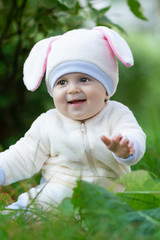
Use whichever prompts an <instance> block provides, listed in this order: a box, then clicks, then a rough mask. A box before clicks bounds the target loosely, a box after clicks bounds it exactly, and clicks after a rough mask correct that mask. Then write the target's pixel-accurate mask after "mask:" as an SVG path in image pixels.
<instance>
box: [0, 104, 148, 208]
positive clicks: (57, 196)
mask: <svg viewBox="0 0 160 240" xmlns="http://www.w3.org/2000/svg"><path fill="white" fill-rule="evenodd" d="M116 133H121V134H122V135H126V136H128V137H130V138H132V139H133V140H134V142H135V143H136V144H137V146H138V149H139V151H138V152H137V153H136V154H135V156H134V158H132V159H130V158H128V159H118V160H117V158H115V157H114V155H113V154H112V152H111V151H109V150H108V149H107V147H106V146H105V145H104V144H103V142H102V141H101V139H100V137H101V135H103V134H104V135H106V136H108V137H111V136H113V135H115V134H116ZM145 139H146V137H145V134H144V132H143V131H142V129H141V127H140V126H139V125H138V123H137V121H136V119H135V117H134V116H133V114H132V112H131V111H130V110H129V109H128V108H127V107H126V106H124V105H122V104H121V103H118V102H116V101H110V100H109V101H108V102H107V103H106V107H105V108H104V109H103V110H102V111H101V112H100V113H99V114H98V115H96V116H95V117H93V118H92V119H89V120H87V121H85V122H83V123H82V122H80V121H74V120H71V119H69V118H67V117H65V116H63V115H61V114H60V113H59V112H58V111H57V110H56V109H52V110H49V111H48V112H46V113H44V114H42V115H41V116H40V117H38V118H37V119H36V120H35V122H34V123H33V124H32V126H31V128H30V129H29V131H28V132H27V133H26V134H25V136H24V137H23V138H21V139H20V140H19V141H18V142H17V143H16V144H15V145H13V146H11V147H10V148H9V149H8V150H6V151H5V152H2V153H0V166H1V167H2V169H3V171H4V174H5V180H4V183H3V185H8V184H11V183H13V182H16V181H19V180H22V179H26V178H29V177H31V176H32V175H34V174H35V173H37V172H39V171H40V170H42V176H43V178H44V179H45V180H46V182H45V183H43V184H40V185H39V186H37V187H35V188H32V189H31V190H30V191H29V194H28V193H24V194H22V195H21V196H20V198H19V201H21V202H22V206H23V205H25V206H26V205H27V204H29V202H30V198H31V199H33V198H36V201H37V203H40V204H41V205H42V206H46V204H48V203H49V204H50V203H53V204H58V203H60V202H61V201H62V200H63V199H64V198H65V197H68V196H71V195H72V189H73V187H74V186H75V184H76V180H77V179H78V178H81V179H82V180H85V181H88V182H92V183H96V184H99V185H100V186H103V187H105V188H108V187H110V186H111V184H112V183H113V180H114V179H117V178H119V177H120V176H121V175H122V174H125V173H127V172H129V171H130V166H131V165H133V164H136V163H137V162H138V161H139V160H140V159H141V158H142V157H143V154H144V152H145ZM115 191H123V187H122V186H121V185H120V184H119V185H116V187H115ZM37 193H39V194H38V195H37Z"/></svg>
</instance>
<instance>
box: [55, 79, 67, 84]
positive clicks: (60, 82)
mask: <svg viewBox="0 0 160 240" xmlns="http://www.w3.org/2000/svg"><path fill="white" fill-rule="evenodd" d="M66 83H67V81H66V80H59V81H57V83H56V85H65V84H66Z"/></svg>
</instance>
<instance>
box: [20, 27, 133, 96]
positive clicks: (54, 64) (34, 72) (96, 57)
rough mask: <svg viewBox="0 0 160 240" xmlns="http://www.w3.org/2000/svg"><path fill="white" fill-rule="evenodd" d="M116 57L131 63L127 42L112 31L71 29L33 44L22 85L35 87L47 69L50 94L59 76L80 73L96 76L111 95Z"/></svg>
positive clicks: (101, 28) (115, 69) (128, 65)
mask: <svg viewBox="0 0 160 240" xmlns="http://www.w3.org/2000/svg"><path fill="white" fill-rule="evenodd" d="M115 56H116V57H117V58H118V59H119V60H120V61H121V62H122V63H123V64H124V65H125V66H126V67H130V66H132V65H133V64H134V60H133V56H132V52H131V50H130V48H129V46H128V44H127V42H126V41H125V40H124V39H123V38H122V37H121V36H120V35H119V34H118V33H117V32H115V31H114V30H111V29H109V28H107V27H95V28H93V29H91V30H86V29H79V30H72V31H69V32H67V33H65V34H63V35H60V36H56V37H51V38H47V39H44V40H41V41H39V42H38V43H36V44H35V46H34V47H33V48H32V50H31V52H30V54H29V56H28V58H27V59H26V61H25V64H24V78H23V80H24V84H25V85H26V87H27V89H28V90H31V91H34V90H36V89H37V88H38V87H39V85H40V84H41V81H42V78H43V75H44V73H45V71H46V85H47V89H48V92H49V94H50V95H51V96H52V91H53V87H54V84H55V82H56V81H57V79H58V78H59V77H61V76H63V75H64V74H67V73H72V72H81V73H85V74H88V75H90V76H92V77H94V78H95V79H97V80H98V81H99V82H100V83H101V84H103V86H104V87H105V89H106V91H107V93H108V95H109V96H112V95H113V94H114V93H115V91H116V88H117V84H118V80H119V74H118V64H117V61H116V58H115Z"/></svg>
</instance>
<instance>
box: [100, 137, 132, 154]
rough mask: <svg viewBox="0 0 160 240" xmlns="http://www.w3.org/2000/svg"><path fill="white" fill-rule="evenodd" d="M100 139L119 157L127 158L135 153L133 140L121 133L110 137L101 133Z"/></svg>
mask: <svg viewBox="0 0 160 240" xmlns="http://www.w3.org/2000/svg"><path fill="white" fill-rule="evenodd" d="M101 140H102V142H103V143H104V144H105V145H106V147H107V148H108V149H109V150H110V151H112V152H114V153H115V154H116V155H117V156H118V157H120V158H128V157H129V156H130V155H133V154H134V153H135V148H134V146H133V141H130V140H129V139H128V137H126V136H122V135H121V134H118V135H116V136H114V137H112V138H107V137H106V136H104V135H102V136H101Z"/></svg>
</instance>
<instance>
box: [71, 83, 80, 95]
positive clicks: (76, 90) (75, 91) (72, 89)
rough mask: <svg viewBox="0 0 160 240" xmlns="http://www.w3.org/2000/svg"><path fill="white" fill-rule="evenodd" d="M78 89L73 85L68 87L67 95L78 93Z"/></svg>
mask: <svg viewBox="0 0 160 240" xmlns="http://www.w3.org/2000/svg"><path fill="white" fill-rule="evenodd" d="M80 91H81V90H80V88H79V86H78V85H77V84H75V83H73V84H70V85H69V87H68V93H69V94H74V93H78V92H80Z"/></svg>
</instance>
